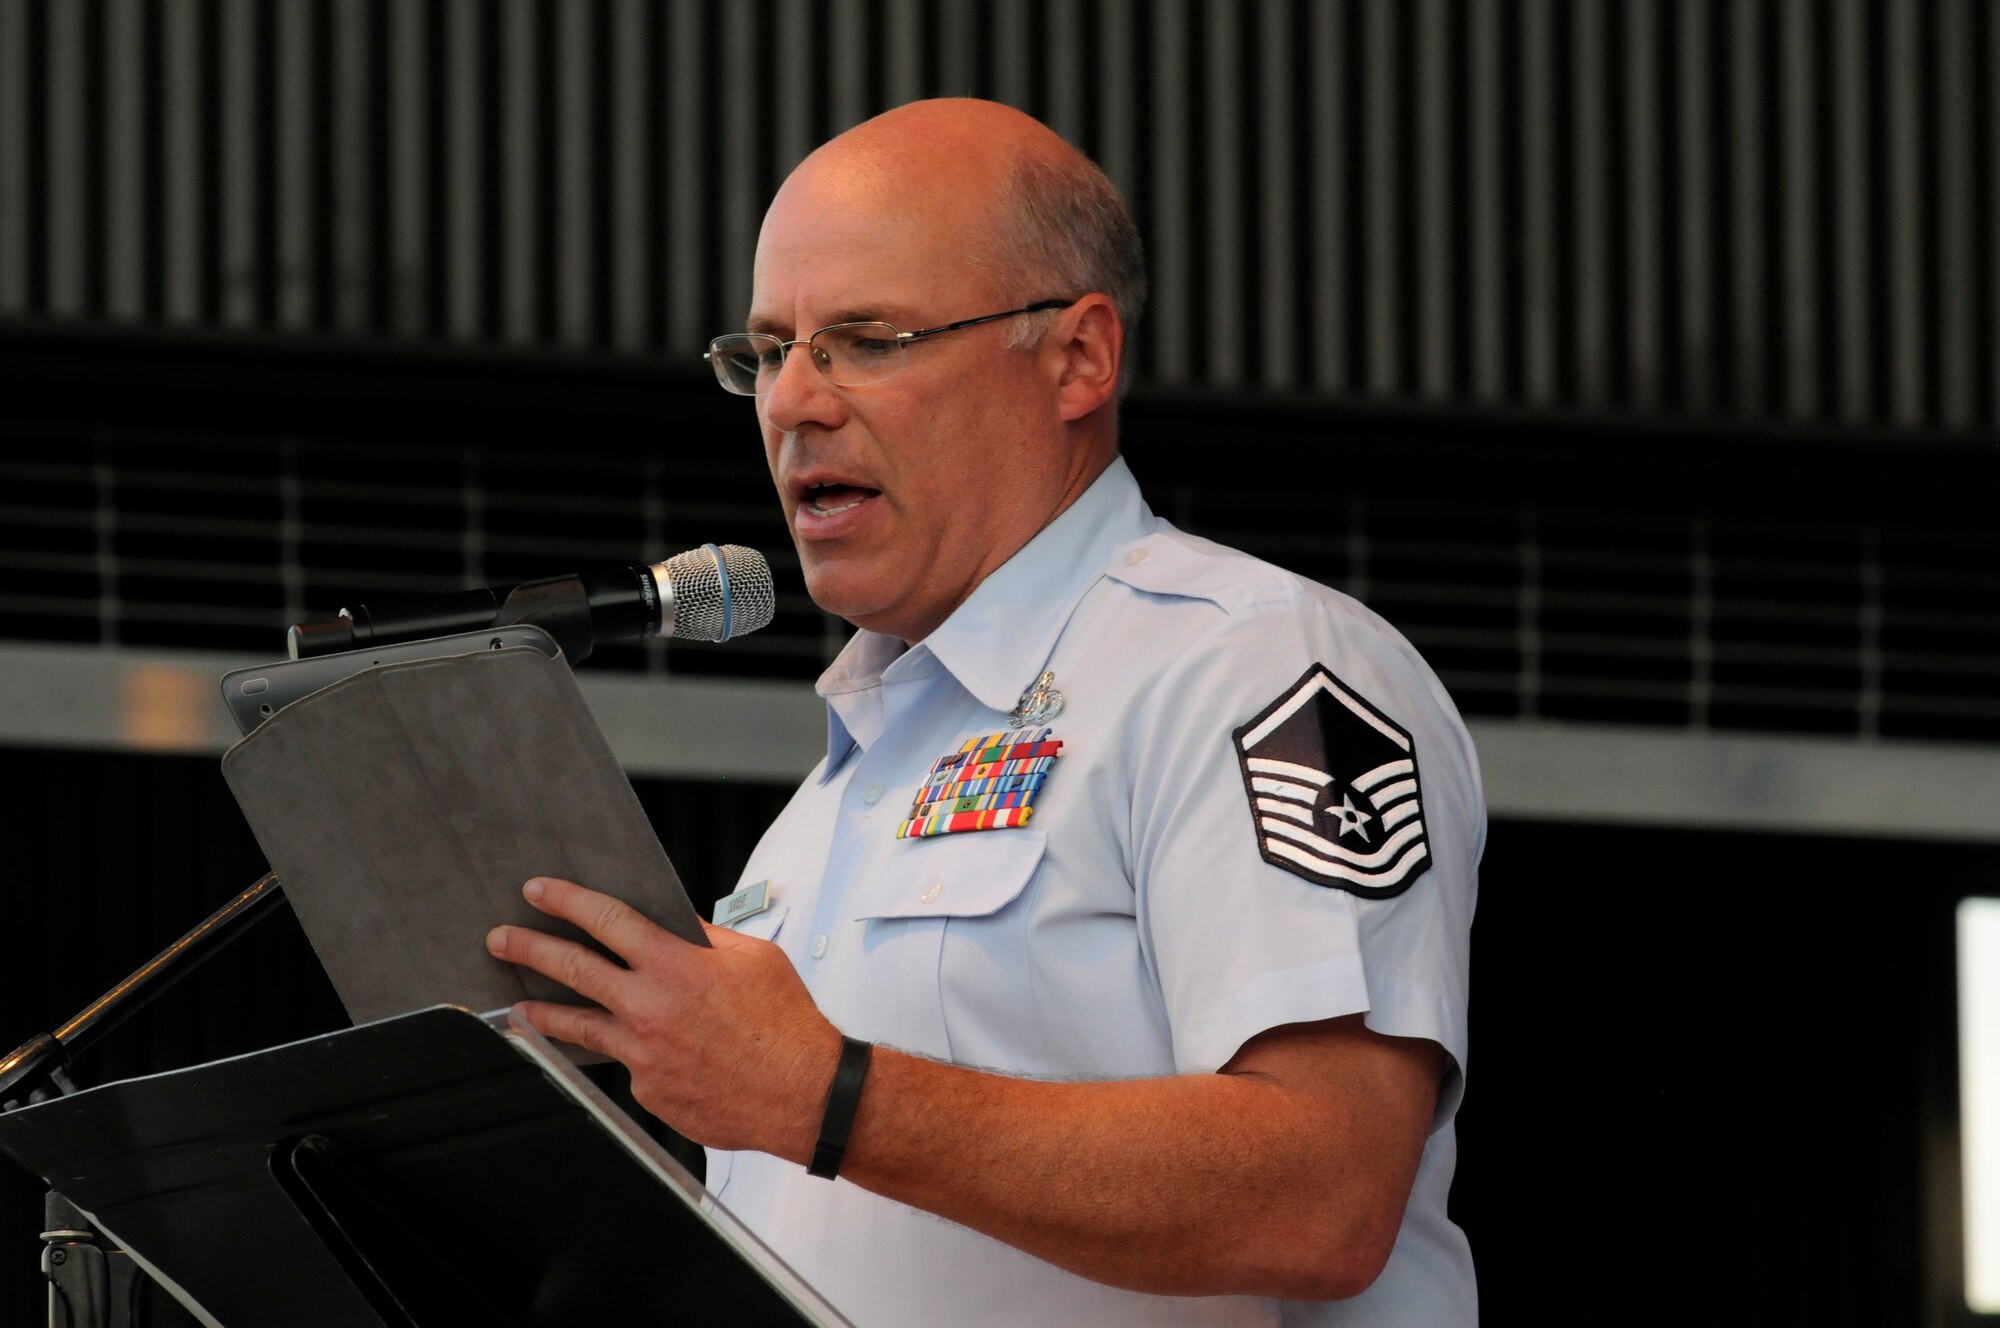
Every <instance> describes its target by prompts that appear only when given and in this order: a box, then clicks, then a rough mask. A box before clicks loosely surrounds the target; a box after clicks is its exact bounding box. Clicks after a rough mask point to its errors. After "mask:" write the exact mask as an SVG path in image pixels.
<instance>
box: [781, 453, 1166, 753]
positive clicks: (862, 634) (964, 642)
mask: <svg viewBox="0 0 2000 1328" xmlns="http://www.w3.org/2000/svg"><path fill="white" fill-rule="evenodd" d="M1156 524H1157V522H1156V521H1155V519H1154V517H1153V514H1152V511H1151V510H1150V509H1149V508H1148V507H1147V506H1146V502H1145V499H1144V498H1142V497H1141V496H1140V494H1139V483H1138V481H1137V480H1135V479H1134V478H1133V477H1132V471H1131V468H1130V467H1128V466H1127V465H1126V464H1125V458H1123V457H1113V458H1112V460H1111V464H1110V465H1109V466H1107V467H1105V470H1104V473H1103V474H1101V475H1099V476H1098V477H1097V478H1096V479H1095V480H1094V481H1092V482H1091V485H1090V487H1089V488H1088V489H1085V490H1084V491H1083V493H1082V494H1081V495H1080V496H1079V497H1078V498H1077V500H1076V501H1075V502H1074V503H1071V504H1070V505H1069V507H1068V508H1066V509H1065V510H1064V511H1063V513H1062V514H1061V515H1060V516H1058V517H1057V518H1056V519H1055V520H1054V521H1051V522H1050V523H1049V524H1048V525H1046V526H1044V527H1042V529H1041V531H1040V532H1039V533H1038V534H1037V535H1036V536H1035V537H1034V538H1033V539H1031V540H1029V541H1028V542H1027V543H1026V544H1025V545H1023V546H1022V547H1021V549H1020V551H1019V552H1017V553H1015V554H1014V556H1013V557H1011V558H1009V559H1008V560H1007V561H1006V562H1005V563H1003V564H1001V565H1000V566H999V567H998V568H996V569H995V570H994V571H993V572H992V573H991V574H990V575H988V576H987V578H986V579H985V580H984V581H981V582H980V583H979V584H978V585H977V586H976V587H974V588H973V591H972V593H971V594H970V595H968V596H967V597H966V600H965V602H964V603H963V604H961V605H959V606H958V608H957V609H956V610H955V611H954V612H953V613H952V615H951V616H950V617H949V618H947V619H945V620H944V622H943V623H942V624H940V625H939V627H938V629H937V630H936V631H934V632H932V633H931V634H930V635H929V636H927V637H925V638H924V639H923V640H922V641H919V642H918V643H917V644H916V645H915V646H912V647H910V648H909V649H908V650H907V651H906V650H905V649H904V647H903V643H902V642H901V641H898V640H895V639H894V638H893V637H886V636H882V635H881V634H879V633H876V632H870V631H865V630H864V631H858V632H856V633H855V634H854V637H853V639H852V640H850V641H849V642H848V643H847V646H846V648H845V649H843V650H842V651H841V652H840V654H839V655H838V656H837V657H836V658H835V659H834V662H833V664H832V665H831V666H830V667H828V669H827V670H826V672H825V673H823V674H821V675H820V679H819V683H818V687H817V690H818V692H819V694H820V695H821V696H823V697H825V698H826V700H827V753H826V755H827V759H826V765H825V767H824V769H825V771H826V773H827V774H831V773H832V771H833V769H834V767H835V766H837V765H838V764H839V763H840V762H841V760H842V759H843V758H844V757H845V756H846V755H847V750H848V748H849V747H850V746H852V745H854V744H855V742H857V741H859V742H860V743H861V744H862V745H864V746H865V745H866V744H867V743H868V742H869V741H871V740H872V739H873V737H874V735H873V734H872V733H866V734H864V733H857V732H855V731H854V730H855V728H857V727H860V728H866V727H869V725H867V724H865V723H859V724H856V725H850V724H848V723H847V722H845V721H844V720H843V718H842V716H841V713H840V712H841V710H842V709H843V708H846V707H844V706H843V704H842V698H843V697H844V696H846V695H847V694H851V693H855V692H859V691H862V690H864V689H867V688H873V687H879V686H880V685H881V683H882V682H883V681H885V675H888V674H890V673H892V672H893V673H901V672H903V671H904V670H905V669H910V670H912V671H916V670H920V669H922V668H923V667H924V660H925V659H935V660H936V661H937V662H938V663H939V664H942V665H943V666H944V667H945V669H947V670H948V671H949V672H950V673H951V675H952V676H953V677H954V678H956V679H957V680H958V682H959V685H960V686H962V687H964V688H965V690H966V691H968V692H970V693H971V694H972V695H973V697H975V698H976V699H977V700H978V701H979V703H980V704H981V705H984V706H986V707H987V708H988V709H990V710H997V711H1000V712H1002V713H1005V712H1007V711H1010V710H1012V709H1013V708H1014V706H1015V705H1016V704H1017V703H1018V702H1019V701H1020V698H1021V694H1022V692H1023V691H1025V690H1027V688H1028V687H1030V686H1031V685H1032V684H1033V683H1034V681H1035V679H1036V678H1037V677H1038V676H1040V674H1041V672H1042V670H1043V668H1044V666H1045V665H1046V664H1047V663H1048V658H1049V656H1050V654H1052V653H1053V652H1054V650H1055V645H1056V639H1057V638H1058V637H1059V636H1061V635H1062V630H1063V628H1064V627H1066V626H1067V625H1068V624H1069V619H1070V615H1071V614H1072V613H1073V612H1075V610H1076V605H1077V603H1078V601H1080V600H1081V599H1082V598H1083V595H1084V592H1085V591H1087V590H1089V589H1090V587H1091V586H1092V585H1094V584H1096V582H1097V579H1098V577H1099V576H1101V575H1102V574H1103V572H1104V569H1105V567H1106V566H1107V565H1108V564H1109V562H1110V559H1111V552H1112V550H1113V549H1116V548H1117V547H1118V546H1119V545H1121V544H1126V543H1129V542H1131V541H1132V540H1135V539H1138V538H1140V537H1142V536H1144V535H1146V534H1149V533H1151V531H1152V529H1153V527H1154V526H1155V525H1156ZM887 680H889V681H893V680H894V679H893V678H887ZM856 718H857V720H858V719H859V716H856Z"/></svg>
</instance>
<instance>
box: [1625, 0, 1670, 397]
mask: <svg viewBox="0 0 2000 1328" xmlns="http://www.w3.org/2000/svg"><path fill="white" fill-rule="evenodd" d="M1660 37H1661V27H1660V10H1659V7H1658V3H1657V0H1626V4H1625V48H1624V52H1623V57H1624V58H1623V64H1624V66H1625V145H1624V152H1625V161H1626V166H1625V218H1626V220H1625V235H1624V242H1623V248H1624V252H1625V269H1626V274H1627V276H1626V296H1625V300H1626V314H1625V327H1626V334H1627V345H1628V349H1627V359H1626V366H1627V375H1626V376H1627V380H1628V382H1629V383H1630V387H1629V389H1628V391H1629V393H1630V401H1631V404H1632V405H1634V406H1637V407H1639V408H1640V409H1642V410H1655V409H1658V407H1659V405H1660V360H1661V357H1662V356H1663V355H1664V354H1665V353H1666V340H1665V338H1664V337H1663V336H1662V334H1661V323H1662V312H1661V284H1662V283H1661V276H1660V270H1661V266H1662V264H1661V261H1660V260H1661V250H1662V247H1663V246H1664V244H1665V243H1666V236H1667V230H1666V228H1665V227H1664V226H1663V225H1662V224H1661V223H1662V220H1663V218H1662V216H1661V197H1660V130H1661V125H1662V121H1663V120H1664V119H1665V117H1666V116H1667V114H1668V108H1667V107H1666V106H1665V105H1663V104H1662V102H1661V100H1660V82H1659V78H1658V77H1657V73H1656V65H1655V63H1654V61H1655V48H1656V46H1657V44H1658V42H1659V40H1660Z"/></svg>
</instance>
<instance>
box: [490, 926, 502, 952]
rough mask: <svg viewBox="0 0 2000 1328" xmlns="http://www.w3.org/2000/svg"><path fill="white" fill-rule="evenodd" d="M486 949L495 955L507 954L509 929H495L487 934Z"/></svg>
mask: <svg viewBox="0 0 2000 1328" xmlns="http://www.w3.org/2000/svg"><path fill="white" fill-rule="evenodd" d="M486 948H487V949H489V950H491V951H492V952H493V953H494V954H505V953H506V951H507V929H506V928H505V927H495V928H494V929H493V930H492V931H489V932H487V933H486Z"/></svg>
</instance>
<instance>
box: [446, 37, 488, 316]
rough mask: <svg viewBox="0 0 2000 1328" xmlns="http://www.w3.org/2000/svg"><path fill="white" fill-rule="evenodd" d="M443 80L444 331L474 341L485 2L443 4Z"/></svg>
mask: <svg viewBox="0 0 2000 1328" xmlns="http://www.w3.org/2000/svg"><path fill="white" fill-rule="evenodd" d="M447 2H448V3H449V5H450V8H449V9H448V10H447V11H446V13H445V77H446V79H447V80H448V81H449V82H450V85H451V87H450V96H449V97H448V98H447V99H446V104H445V147H444V153H445V192H446V197H445V199H444V200H443V204H444V207H445V232H444V233H445V243H446V245H447V246H448V247H449V249H450V255H449V257H448V258H447V259H446V260H445V261H448V262H449V263H450V264H451V271H450V275H449V278H448V280H447V282H446V290H447V295H446V297H445V309H446V313H445V320H446V326H448V327H449V328H450V329H451V335H452V336H453V337H455V338H456V339H458V340H460V341H476V340H478V339H479V329H480V325H481V322H482V319H483V318H484V313H485V300H484V298H483V296H484V291H483V283H484V273H485V270H486V262H485V255H486V251H487V248H488V247H489V246H490V245H491V244H492V243H493V240H492V236H491V234H490V233H489V232H488V229H487V226H486V219H485V217H484V214H483V211H484V210H483V207H482V203H483V200H484V198H485V195H486V164H485V157H484V154H483V153H482V151H481V147H482V137H483V135H482V130H483V128H484V126H483V124H482V122H481V119H480V115H479V107H480V105H481V103H482V100H483V98H484V96H485V80H486V79H487V78H488V77H490V76H491V75H490V72H489V71H488V70H487V69H485V67H484V62H483V61H482V60H481V59H480V48H481V45H482V43H481V34H482V33H483V31H484V29H485V25H486V24H488V23H493V22H497V21H498V15H497V13H495V12H492V11H490V10H489V9H488V7H487V5H486V3H485V0H447Z"/></svg>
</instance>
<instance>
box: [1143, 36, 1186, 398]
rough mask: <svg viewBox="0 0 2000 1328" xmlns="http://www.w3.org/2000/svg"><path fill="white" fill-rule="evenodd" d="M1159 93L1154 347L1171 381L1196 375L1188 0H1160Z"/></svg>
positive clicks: (1153, 111)
mask: <svg viewBox="0 0 2000 1328" xmlns="http://www.w3.org/2000/svg"><path fill="white" fill-rule="evenodd" d="M1151 28H1152V34H1153V67H1154V69H1155V70H1156V71H1157V72H1156V73H1155V76H1154V79H1153V97H1152V103H1153V104H1152V106H1151V108H1150V114H1149V117H1148V118H1149V119H1150V121H1151V124H1152V133H1151V135H1150V137H1151V140H1152V148H1153V159H1152V163H1151V165H1152V177H1153V234H1152V237H1151V238H1152V246H1153V309H1154V317H1153V349H1154V373H1155V375H1156V376H1157V377H1158V378H1160V379H1162V380H1164V381H1166V382H1170V383H1176V382H1181V381H1184V380H1186V379H1187V378H1189V377H1190V376H1191V374H1192V371H1193V363H1192V356H1191V355H1190V353H1189V347H1188V338H1189V336H1190V334H1191V330H1192V329H1190V327H1189V323H1190V321H1191V320H1192V318H1193V308H1192V303H1193V302H1192V300H1191V299H1190V287H1189V281H1190V269H1191V268H1192V266H1193V263H1194V258H1193V249H1192V243H1191V237H1190V236H1189V234H1188V230H1189V225H1190V222H1191V221H1192V219H1193V191H1192V190H1191V189H1190V187H1189V185H1188V179H1187V162H1188V143H1187V132H1186V126H1187V119H1186V109H1187V98H1186V88H1185V86H1184V84H1183V81H1182V79H1181V78H1179V77H1176V76H1175V75H1174V74H1173V73H1172V72H1169V71H1177V70H1185V69H1186V67H1187V61H1188V49H1187V41H1186V32H1187V8H1186V5H1185V4H1184V3H1183V0H1159V3H1157V4H1156V5H1154V6H1153V22H1152V24H1151Z"/></svg>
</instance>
